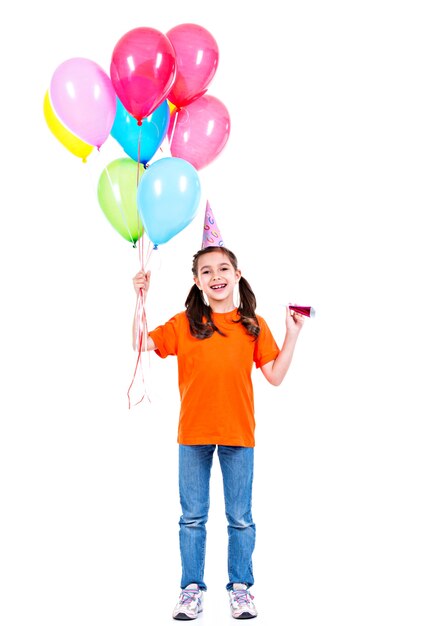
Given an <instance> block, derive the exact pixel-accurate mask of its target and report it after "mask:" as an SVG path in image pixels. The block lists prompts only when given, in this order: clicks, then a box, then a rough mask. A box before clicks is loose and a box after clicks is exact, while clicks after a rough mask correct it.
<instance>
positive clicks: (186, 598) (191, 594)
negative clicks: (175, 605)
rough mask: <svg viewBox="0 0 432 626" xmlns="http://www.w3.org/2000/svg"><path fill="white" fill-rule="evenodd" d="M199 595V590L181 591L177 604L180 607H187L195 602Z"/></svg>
mask: <svg viewBox="0 0 432 626" xmlns="http://www.w3.org/2000/svg"><path fill="white" fill-rule="evenodd" d="M198 594H199V589H183V591H182V592H181V594H180V598H179V604H180V605H181V606H187V605H188V604H191V603H192V602H194V601H195V600H196V597H195V596H197V595H198Z"/></svg>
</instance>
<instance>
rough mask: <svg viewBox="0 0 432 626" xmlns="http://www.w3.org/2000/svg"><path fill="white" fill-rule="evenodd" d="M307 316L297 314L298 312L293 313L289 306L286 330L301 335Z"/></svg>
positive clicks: (287, 308)
mask: <svg viewBox="0 0 432 626" xmlns="http://www.w3.org/2000/svg"><path fill="white" fill-rule="evenodd" d="M305 319H306V318H305V316H304V315H301V313H297V312H296V311H291V309H290V308H289V306H287V307H286V329H287V331H288V332H289V333H290V334H292V333H297V334H298V333H299V332H300V331H301V329H302V328H303V324H304V323H305Z"/></svg>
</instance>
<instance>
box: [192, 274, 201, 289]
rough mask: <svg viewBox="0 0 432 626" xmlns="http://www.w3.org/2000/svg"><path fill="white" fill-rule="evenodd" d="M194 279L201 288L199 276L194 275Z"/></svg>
mask: <svg viewBox="0 0 432 626" xmlns="http://www.w3.org/2000/svg"><path fill="white" fill-rule="evenodd" d="M193 279H194V283H195V285H196V286H197V287H198V289H201V287H200V282H199V278H198V276H194V277H193Z"/></svg>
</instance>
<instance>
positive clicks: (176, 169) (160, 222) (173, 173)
mask: <svg viewBox="0 0 432 626" xmlns="http://www.w3.org/2000/svg"><path fill="white" fill-rule="evenodd" d="M200 198H201V183H200V180H199V177H198V172H197V171H196V169H195V168H194V166H193V165H191V164H190V163H189V162H188V161H185V160H184V159H179V158H177V157H166V158H164V159H159V160H158V161H155V162H154V163H153V164H152V165H150V166H149V167H148V168H147V169H146V171H145V172H144V174H143V175H142V177H141V180H140V182H139V185H138V189H137V206H138V212H139V214H140V217H141V220H142V223H143V225H144V228H145V231H146V233H147V235H148V237H149V239H150V241H152V242H153V244H154V245H155V246H158V245H159V244H161V243H166V242H167V241H169V240H170V239H171V238H172V237H174V235H177V233H179V232H180V231H182V230H183V229H184V228H186V226H188V224H190V223H191V222H192V220H193V218H194V217H195V215H196V213H197V210H198V205H199V201H200Z"/></svg>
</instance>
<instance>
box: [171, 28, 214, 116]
mask: <svg viewBox="0 0 432 626" xmlns="http://www.w3.org/2000/svg"><path fill="white" fill-rule="evenodd" d="M167 37H168V39H169V40H170V41H171V43H172V45H173V47H174V50H175V55H176V62H177V73H176V77H175V81H174V84H173V86H172V88H171V91H170V92H169V94H168V100H169V101H170V102H172V103H173V104H175V105H176V106H177V107H182V106H186V105H187V104H190V103H191V102H193V101H194V100H196V99H197V98H200V97H201V96H202V95H203V94H205V92H206V91H207V87H208V85H209V83H210V81H211V80H212V78H213V76H214V75H215V72H216V70H217V66H218V63H219V48H218V45H217V43H216V40H215V39H214V37H213V35H212V34H211V33H209V31H208V30H206V29H205V28H203V27H202V26H198V25H197V24H180V25H179V26H174V28H171V30H169V31H168V32H167Z"/></svg>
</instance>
